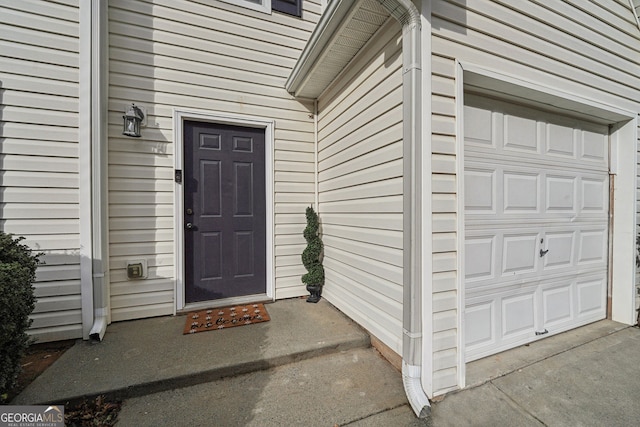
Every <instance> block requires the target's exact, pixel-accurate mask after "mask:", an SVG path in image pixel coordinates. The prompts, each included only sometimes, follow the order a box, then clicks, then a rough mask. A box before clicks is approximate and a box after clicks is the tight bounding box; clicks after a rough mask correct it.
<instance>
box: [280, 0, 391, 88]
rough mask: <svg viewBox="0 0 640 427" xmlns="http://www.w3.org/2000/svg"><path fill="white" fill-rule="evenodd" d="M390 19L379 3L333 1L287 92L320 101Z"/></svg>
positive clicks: (300, 61)
mask: <svg viewBox="0 0 640 427" xmlns="http://www.w3.org/2000/svg"><path fill="white" fill-rule="evenodd" d="M388 18H389V12H387V10H386V9H385V8H384V7H383V6H382V5H381V4H380V3H379V2H378V1H377V0H342V1H340V0H335V1H334V2H332V3H331V4H330V5H329V7H328V8H327V10H326V11H325V13H324V14H323V16H322V18H321V19H320V22H319V23H318V26H317V27H316V29H315V30H314V32H313V34H311V37H310V39H309V42H308V43H307V45H306V46H305V48H304V50H303V51H302V54H301V55H300V58H299V59H298V62H297V63H296V65H295V66H294V68H293V70H292V72H291V75H290V76H289V78H288V79H287V83H286V85H285V87H286V89H287V91H288V92H290V93H291V94H293V95H294V96H296V97H299V98H311V99H315V98H318V96H320V94H321V93H322V92H323V91H324V90H325V89H326V88H327V87H328V86H329V85H330V84H331V82H333V80H334V79H335V78H336V77H337V76H338V74H340V72H341V71H342V70H343V69H344V68H345V67H346V65H347V64H348V63H349V62H350V61H351V60H352V59H353V57H354V56H356V54H357V53H358V52H359V51H360V49H362V47H363V46H364V45H365V44H366V43H367V42H368V41H369V39H370V38H371V36H372V35H373V34H374V33H375V32H376V31H377V30H378V29H379V28H380V27H381V26H382V24H383V23H384V22H385V21H386V20H387V19H388Z"/></svg>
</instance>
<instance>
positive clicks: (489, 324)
mask: <svg viewBox="0 0 640 427" xmlns="http://www.w3.org/2000/svg"><path fill="white" fill-rule="evenodd" d="M495 319H496V313H495V304H494V302H493V301H488V302H484V303H481V304H476V305H472V306H469V307H467V310H466V311H465V326H466V327H465V331H466V336H465V341H466V345H467V346H468V347H469V348H473V347H486V346H491V345H493V344H494V343H495V341H496V340H495Z"/></svg>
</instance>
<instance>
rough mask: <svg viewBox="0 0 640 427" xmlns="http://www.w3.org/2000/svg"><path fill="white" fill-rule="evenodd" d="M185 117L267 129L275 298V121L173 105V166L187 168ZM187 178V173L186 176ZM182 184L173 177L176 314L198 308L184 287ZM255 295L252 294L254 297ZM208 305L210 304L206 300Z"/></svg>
mask: <svg viewBox="0 0 640 427" xmlns="http://www.w3.org/2000/svg"><path fill="white" fill-rule="evenodd" d="M185 120H194V121H200V122H209V123H217V124H226V125H235V126H244V127H251V128H258V129H264V139H265V192H266V194H265V200H266V215H267V218H266V220H267V223H266V225H267V229H266V233H267V236H266V238H267V239H266V240H267V247H266V251H265V254H266V257H267V260H266V261H267V284H266V285H267V289H266V295H265V296H266V299H270V300H273V298H274V295H275V289H274V284H275V278H274V274H275V273H274V272H275V268H274V256H275V254H274V249H273V248H274V197H273V194H274V186H273V182H274V168H273V147H274V128H275V121H274V120H269V119H263V118H259V117H251V116H241V115H235V114H228V113H220V112H215V111H205V110H192V109H183V108H174V110H173V141H174V168H175V170H176V171H177V170H179V171H184V144H183V131H184V129H183V123H184V121H185ZM183 178H184V177H183ZM183 188H184V187H183V184H182V183H178V182H177V181H176V180H174V236H175V238H174V254H175V255H174V263H175V264H174V265H175V275H176V283H175V292H174V300H175V304H174V314H175V313H176V312H178V311H182V310H185V309H191V308H199V307H196V306H197V305H202V304H196V305H193V306H192V305H189V306H188V307H186V304H185V291H184V285H185V283H184V277H185V265H184V227H183V224H184V192H183ZM251 299H253V297H251ZM248 302H251V301H249V300H247V298H246V297H240V298H238V299H235V298H234V299H228V300H225V301H224V303H225V304H226V303H228V304H241V303H248ZM204 305H206V306H209V305H210V304H208V303H205V304H204ZM203 307H204V306H203Z"/></svg>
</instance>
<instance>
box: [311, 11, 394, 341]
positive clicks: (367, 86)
mask: <svg viewBox="0 0 640 427" xmlns="http://www.w3.org/2000/svg"><path fill="white" fill-rule="evenodd" d="M378 34H379V35H378V36H374V37H373V39H372V41H370V42H369V44H368V45H367V46H366V47H365V48H364V50H363V51H362V52H361V53H360V54H359V56H357V57H356V58H355V59H354V61H353V62H352V64H351V65H350V67H349V68H348V71H347V72H346V73H345V74H343V75H342V76H341V78H340V80H339V81H338V82H336V83H334V84H333V87H331V88H329V89H328V90H327V92H326V93H325V94H323V95H322V96H321V98H320V100H319V107H318V108H319V124H318V138H319V146H318V159H319V160H318V169H319V173H318V189H319V211H320V220H321V223H322V237H323V241H324V245H325V250H324V266H325V271H326V284H325V288H324V291H323V295H324V296H325V297H326V298H327V300H329V301H330V302H331V303H332V304H334V305H336V306H337V307H338V308H339V309H340V310H342V311H343V312H345V313H346V314H347V315H349V316H350V317H351V318H353V319H355V320H356V321H357V322H358V323H360V324H361V325H362V326H363V327H364V328H366V329H367V330H368V331H369V332H371V333H372V334H373V335H375V336H376V337H378V338H379V339H380V340H382V341H383V342H384V343H385V344H386V345H388V346H389V347H390V348H392V349H393V350H394V351H396V352H397V353H401V351H402V348H401V345H402V342H401V339H402V74H401V73H402V71H401V66H402V58H401V45H402V43H401V37H400V26H399V25H398V24H397V23H395V21H390V22H388V23H387V24H386V25H385V26H384V27H383V30H382V31H380V32H379V33H378Z"/></svg>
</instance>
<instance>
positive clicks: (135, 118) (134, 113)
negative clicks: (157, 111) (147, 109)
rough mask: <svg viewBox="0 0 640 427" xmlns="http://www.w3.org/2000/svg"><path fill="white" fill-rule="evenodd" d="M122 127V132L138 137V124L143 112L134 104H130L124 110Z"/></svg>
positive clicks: (142, 117)
mask: <svg viewBox="0 0 640 427" xmlns="http://www.w3.org/2000/svg"><path fill="white" fill-rule="evenodd" d="M122 118H123V120H124V128H123V130H122V134H123V135H126V136H131V137H134V138H140V136H141V134H140V126H141V125H142V121H143V120H144V113H143V112H142V110H141V109H140V108H138V107H136V105H135V104H131V105H130V106H128V107H127V109H126V110H125V111H124V116H122Z"/></svg>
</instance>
